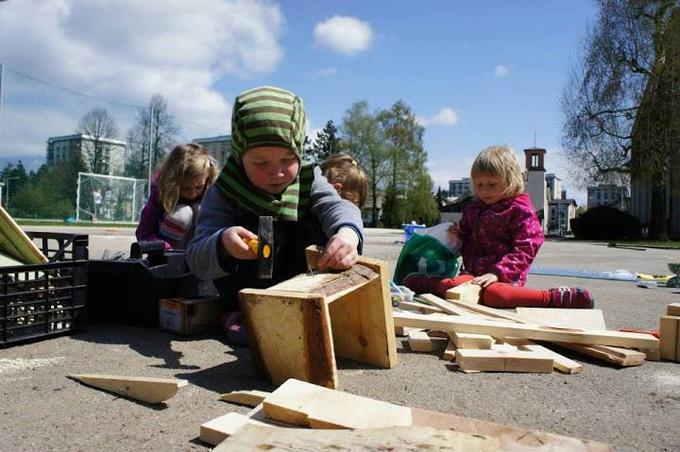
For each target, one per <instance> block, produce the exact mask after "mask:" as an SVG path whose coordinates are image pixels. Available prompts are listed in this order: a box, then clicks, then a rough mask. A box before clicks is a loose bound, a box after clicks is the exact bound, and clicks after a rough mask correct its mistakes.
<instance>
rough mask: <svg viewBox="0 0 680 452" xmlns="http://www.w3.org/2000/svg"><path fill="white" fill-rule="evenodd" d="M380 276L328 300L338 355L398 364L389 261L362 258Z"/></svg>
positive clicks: (376, 363)
mask: <svg viewBox="0 0 680 452" xmlns="http://www.w3.org/2000/svg"><path fill="white" fill-rule="evenodd" d="M360 263H361V264H362V265H364V266H366V267H367V268H369V269H371V270H372V271H374V272H375V273H377V274H378V275H379V276H378V277H377V278H375V279H373V280H371V281H370V282H368V283H367V284H364V285H362V286H361V287H359V288H357V289H355V290H353V291H352V292H350V293H347V294H345V295H343V296H342V297H341V298H338V299H336V301H334V302H333V303H330V304H329V313H330V320H331V325H332V329H333V344H334V349H335V353H336V355H337V356H340V357H343V358H348V359H353V360H355V361H359V362H361V363H366V364H372V365H374V366H377V367H382V368H385V369H390V368H392V367H394V366H396V365H397V342H396V339H395V336H394V321H393V320H392V300H391V296H390V290H389V282H388V275H389V269H388V266H387V262H385V261H380V260H375V259H369V258H366V257H361V258H360Z"/></svg>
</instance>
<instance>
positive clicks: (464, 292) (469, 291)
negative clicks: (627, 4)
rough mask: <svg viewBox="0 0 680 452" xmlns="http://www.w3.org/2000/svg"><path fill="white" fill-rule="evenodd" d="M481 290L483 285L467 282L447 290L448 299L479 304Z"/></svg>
mask: <svg viewBox="0 0 680 452" xmlns="http://www.w3.org/2000/svg"><path fill="white" fill-rule="evenodd" d="M481 291H482V286H480V285H478V284H472V283H469V282H467V283H465V284H461V285H460V286H456V287H452V288H450V289H449V290H447V291H446V299H447V300H456V301H461V302H463V303H471V304H477V303H479V295H480V292H481Z"/></svg>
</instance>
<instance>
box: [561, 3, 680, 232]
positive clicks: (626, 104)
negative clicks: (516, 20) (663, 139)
mask: <svg viewBox="0 0 680 452" xmlns="http://www.w3.org/2000/svg"><path fill="white" fill-rule="evenodd" d="M599 6H600V13H599V16H598V20H597V22H596V24H595V25H594V26H593V27H592V28H591V29H590V30H589V31H588V32H587V34H586V37H585V40H584V43H583V52H582V55H581V57H580V60H579V62H578V64H577V65H576V66H575V67H574V68H573V69H572V71H571V73H570V77H569V80H568V83H567V85H566V87H565V89H564V92H563V96H562V109H563V112H564V115H565V119H564V123H563V140H562V142H563V147H564V153H565V156H566V157H567V159H568V160H570V161H571V162H572V163H573V166H572V168H573V170H574V172H575V173H580V175H581V180H582V181H583V182H590V181H593V182H611V181H619V180H621V179H622V178H624V179H627V178H628V177H629V176H630V174H631V171H634V172H635V171H639V170H640V169H641V168H640V166H639V164H638V163H639V158H634V154H635V148H636V147H637V150H638V151H642V149H641V147H640V141H639V140H638V139H635V138H634V137H635V135H636V134H637V135H638V137H640V134H641V133H642V132H643V130H645V133H646V139H645V142H646V143H647V144H648V145H647V146H645V149H644V160H645V171H647V174H648V175H649V176H650V177H651V180H654V181H656V182H657V185H659V184H663V183H664V181H665V178H664V175H665V172H666V170H667V166H668V161H669V157H670V154H669V152H670V148H669V146H666V145H663V146H659V142H658V141H657V140H656V138H653V137H652V136H651V135H650V134H649V132H650V131H651V130H652V129H651V128H643V127H641V126H640V125H641V123H640V121H641V119H642V117H641V112H642V106H643V105H645V107H644V110H645V111H646V112H647V113H645V117H647V118H649V117H650V116H649V115H650V114H652V112H657V113H658V112H661V111H664V110H666V111H667V107H665V106H664V105H665V104H666V103H667V101H668V100H669V99H670V97H669V96H671V94H670V93H669V92H668V90H660V89H659V87H660V86H662V85H664V83H661V84H660V82H661V81H662V80H664V79H665V80H667V79H668V77H669V75H670V74H671V71H668V70H666V69H664V70H661V69H662V67H666V68H667V67H669V66H673V67H676V66H677V64H676V63H671V62H670V61H667V59H669V58H676V57H674V56H673V54H672V53H671V52H669V51H668V49H669V46H671V43H675V46H676V47H677V45H678V42H680V36H677V31H673V30H675V28H673V27H669V24H670V23H671V18H672V17H673V16H675V17H677V15H678V8H679V6H678V1H677V0H656V1H654V0H651V1H650V0H599ZM676 28H677V27H676ZM676 55H677V54H676ZM647 122H648V121H647ZM636 143H637V145H636ZM652 143H654V144H653V145H652ZM637 155H638V156H639V155H640V154H637ZM636 161H637V163H636ZM575 175H576V174H575ZM653 205H655V207H653V208H652V209H653V210H654V209H655V208H656V209H664V208H665V207H663V206H662V205H665V202H664V201H663V200H661V199H654V200H653ZM658 213H659V215H661V216H663V217H664V218H665V216H664V213H663V212H658ZM658 232H659V231H656V232H655V235H659V234H658ZM661 235H663V233H661Z"/></svg>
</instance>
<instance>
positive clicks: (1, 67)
mask: <svg viewBox="0 0 680 452" xmlns="http://www.w3.org/2000/svg"><path fill="white" fill-rule="evenodd" d="M4 75H5V65H4V64H2V63H0V149H2V98H3V85H2V79H3V76H4Z"/></svg>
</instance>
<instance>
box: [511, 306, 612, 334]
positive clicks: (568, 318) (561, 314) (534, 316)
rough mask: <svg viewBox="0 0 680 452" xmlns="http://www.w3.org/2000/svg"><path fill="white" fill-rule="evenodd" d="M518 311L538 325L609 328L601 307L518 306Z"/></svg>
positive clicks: (595, 328) (519, 314) (521, 316)
mask: <svg viewBox="0 0 680 452" xmlns="http://www.w3.org/2000/svg"><path fill="white" fill-rule="evenodd" d="M516 311H517V315H518V316H519V317H520V318H522V319H523V320H525V321H526V322H529V323H536V324H538V325H550V326H560V327H564V328H582V329H584V330H606V329H607V327H606V326H605V323H604V316H603V315H602V311H601V310H600V309H560V308H516Z"/></svg>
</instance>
